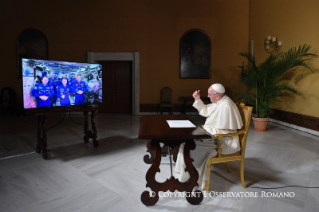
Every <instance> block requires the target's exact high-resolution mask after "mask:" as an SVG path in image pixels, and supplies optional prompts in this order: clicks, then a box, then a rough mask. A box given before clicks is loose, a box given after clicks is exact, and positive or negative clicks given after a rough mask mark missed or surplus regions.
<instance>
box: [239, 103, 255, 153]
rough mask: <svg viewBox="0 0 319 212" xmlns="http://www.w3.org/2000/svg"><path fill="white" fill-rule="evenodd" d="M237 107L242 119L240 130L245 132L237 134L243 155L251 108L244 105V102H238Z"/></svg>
mask: <svg viewBox="0 0 319 212" xmlns="http://www.w3.org/2000/svg"><path fill="white" fill-rule="evenodd" d="M237 107H238V110H239V113H240V115H241V118H242V121H243V127H242V128H241V130H244V131H245V133H243V134H241V135H239V140H240V147H241V155H242V156H245V149H246V142H247V136H248V131H249V125H250V120H251V114H252V111H253V108H252V107H249V106H246V105H245V104H244V103H240V104H238V105H237Z"/></svg>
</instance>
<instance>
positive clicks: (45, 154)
mask: <svg viewBox="0 0 319 212" xmlns="http://www.w3.org/2000/svg"><path fill="white" fill-rule="evenodd" d="M46 118H47V117H46V116H43V123H42V147H43V148H42V157H43V159H47V158H48V150H47V147H48V142H47V132H46V125H45V124H46Z"/></svg>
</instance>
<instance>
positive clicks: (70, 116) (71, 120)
mask: <svg viewBox="0 0 319 212" xmlns="http://www.w3.org/2000/svg"><path fill="white" fill-rule="evenodd" d="M69 117H70V119H71V121H72V122H74V123H76V124H81V125H84V124H83V123H80V122H76V121H74V120H73V119H72V117H71V113H70V112H69Z"/></svg>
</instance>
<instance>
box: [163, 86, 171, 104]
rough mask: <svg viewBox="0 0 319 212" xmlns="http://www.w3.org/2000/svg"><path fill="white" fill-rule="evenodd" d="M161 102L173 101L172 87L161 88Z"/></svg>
mask: <svg viewBox="0 0 319 212" xmlns="http://www.w3.org/2000/svg"><path fill="white" fill-rule="evenodd" d="M161 103H172V89H170V88H169V87H164V88H162V89H161Z"/></svg>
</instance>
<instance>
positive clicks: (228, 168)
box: [226, 162, 231, 173]
mask: <svg viewBox="0 0 319 212" xmlns="http://www.w3.org/2000/svg"><path fill="white" fill-rule="evenodd" d="M226 165H227V170H228V172H229V173H231V169H230V166H229V162H226Z"/></svg>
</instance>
